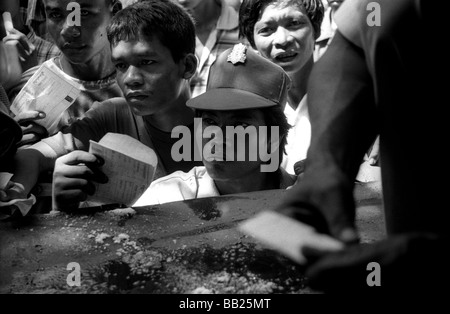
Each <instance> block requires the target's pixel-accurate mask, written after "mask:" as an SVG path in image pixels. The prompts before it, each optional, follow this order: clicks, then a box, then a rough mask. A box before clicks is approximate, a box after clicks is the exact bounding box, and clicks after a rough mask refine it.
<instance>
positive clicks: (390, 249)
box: [306, 234, 450, 293]
mask: <svg viewBox="0 0 450 314" xmlns="http://www.w3.org/2000/svg"><path fill="white" fill-rule="evenodd" d="M448 244H449V241H448V239H444V238H439V237H437V236H435V235H431V234H403V235H396V236H393V237H391V238H389V239H386V240H383V241H380V242H377V243H374V244H364V245H353V246H351V247H349V248H347V249H345V250H343V251H340V252H336V253H330V254H328V255H326V256H324V257H323V258H321V259H318V260H317V262H315V263H313V264H312V265H311V266H310V267H309V268H308V269H307V271H306V276H307V277H308V278H309V281H310V283H309V285H310V286H311V287H312V288H313V289H317V290H322V291H325V292H338V293H342V292H370V293H372V292H386V291H391V292H392V291H394V292H395V291H396V292H398V291H402V292H404V291H405V290H411V289H412V290H416V289H417V288H421V289H424V288H425V289H433V288H437V287H438V286H440V285H442V284H447V282H448V280H449V279H450V278H449V277H450V276H449V272H448V271H447V267H448V263H449V257H447V256H448V254H447V252H446V251H447V248H448ZM373 262H375V263H378V265H379V266H380V267H379V275H380V276H379V278H378V279H380V281H379V283H380V284H381V286H375V285H374V284H373V283H372V282H376V281H377V277H376V276H377V275H378V274H377V273H375V272H374V271H376V268H373V264H371V265H370V266H369V264H370V263H373ZM368 266H369V267H368ZM376 267H377V266H376ZM372 272H373V273H372ZM369 275H370V276H369ZM368 281H369V282H370V283H371V284H372V285H371V286H369V284H368ZM416 291H417V290H416Z"/></svg>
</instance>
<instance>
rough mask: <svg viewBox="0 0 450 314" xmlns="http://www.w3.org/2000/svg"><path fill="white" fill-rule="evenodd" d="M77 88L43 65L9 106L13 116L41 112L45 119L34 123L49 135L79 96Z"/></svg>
mask: <svg viewBox="0 0 450 314" xmlns="http://www.w3.org/2000/svg"><path fill="white" fill-rule="evenodd" d="M80 92H81V91H80V90H79V89H78V88H77V86H76V85H75V84H74V83H73V82H70V81H68V80H66V79H65V78H64V77H63V76H61V74H60V73H58V72H56V71H55V70H53V69H51V68H50V67H48V66H47V65H46V64H45V63H44V64H43V65H42V66H41V67H40V68H39V70H38V71H36V73H35V74H34V75H33V76H32V77H31V78H30V79H29V80H28V82H27V83H26V84H25V86H24V87H23V88H22V90H21V91H20V92H19V94H18V95H17V97H16V98H15V99H14V102H13V103H12V105H11V111H12V112H13V113H14V114H15V115H19V114H20V113H23V112H26V111H33V110H34V111H42V112H44V113H45V115H46V116H45V117H44V118H43V119H41V120H37V121H36V123H39V124H40V125H42V126H44V127H45V128H46V129H47V131H48V133H49V134H50V135H52V134H54V133H56V131H57V130H58V123H59V121H60V119H61V117H62V116H63V114H64V112H65V111H66V110H67V108H69V107H70V106H71V105H72V104H73V103H74V102H75V100H76V98H77V97H78V95H79V94H80Z"/></svg>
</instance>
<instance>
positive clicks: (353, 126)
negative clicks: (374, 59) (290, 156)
mask: <svg viewBox="0 0 450 314" xmlns="http://www.w3.org/2000/svg"><path fill="white" fill-rule="evenodd" d="M365 62H366V60H365V57H364V55H363V52H362V50H360V49H359V48H357V47H356V46H354V45H353V44H351V43H350V42H348V41H347V40H346V39H345V38H344V37H342V35H340V34H339V32H338V33H336V36H335V38H334V39H333V42H332V44H331V45H330V47H329V48H328V50H327V52H326V53H325V54H324V56H323V57H322V58H321V59H320V60H319V62H318V63H317V64H316V65H315V67H314V69H313V72H312V73H311V77H310V81H309V88H308V106H309V107H308V109H309V113H310V119H311V128H312V131H311V132H312V138H311V145H310V148H309V151H308V164H307V167H306V172H311V173H315V172H316V171H318V170H319V169H323V170H324V168H325V169H326V168H328V169H330V171H332V170H331V169H334V170H333V171H335V170H339V171H342V172H343V174H345V176H347V177H348V179H349V180H353V179H354V178H355V176H356V174H357V172H358V169H359V166H360V163H361V160H362V158H363V156H364V153H365V152H366V151H367V149H368V148H369V147H370V145H371V143H372V142H373V140H374V139H375V136H376V134H377V127H376V120H377V111H376V107H375V103H374V92H373V83H372V79H371V76H370V73H369V71H368V69H367V67H366V63H365ZM319 172H320V171H319Z"/></svg>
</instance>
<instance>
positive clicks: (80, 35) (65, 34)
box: [44, 0, 112, 63]
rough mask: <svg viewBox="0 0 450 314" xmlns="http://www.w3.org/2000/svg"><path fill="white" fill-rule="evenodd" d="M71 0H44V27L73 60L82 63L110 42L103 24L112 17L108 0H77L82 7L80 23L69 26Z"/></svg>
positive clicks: (106, 23) (63, 51) (105, 24)
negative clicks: (79, 24) (45, 26)
mask: <svg viewBox="0 0 450 314" xmlns="http://www.w3.org/2000/svg"><path fill="white" fill-rule="evenodd" d="M70 2H74V1H73V0H44V5H45V12H46V14H47V28H48V32H49V33H50V35H51V36H52V38H53V40H54V41H55V43H56V45H57V46H58V48H59V49H60V50H61V51H62V53H63V54H64V56H66V57H67V58H68V59H69V60H70V61H71V62H72V63H85V62H87V61H89V60H91V59H92V58H93V57H94V56H95V55H97V54H98V53H100V52H101V51H102V50H103V49H104V48H105V46H106V45H109V42H108V38H107V36H106V26H107V25H108V24H109V22H110V20H111V18H112V7H111V5H109V4H108V3H107V2H108V1H107V0H77V1H76V2H78V3H79V4H80V7H81V26H69V25H68V23H67V17H68V15H69V14H70V13H71V11H69V10H67V5H68V4H69V3H70Z"/></svg>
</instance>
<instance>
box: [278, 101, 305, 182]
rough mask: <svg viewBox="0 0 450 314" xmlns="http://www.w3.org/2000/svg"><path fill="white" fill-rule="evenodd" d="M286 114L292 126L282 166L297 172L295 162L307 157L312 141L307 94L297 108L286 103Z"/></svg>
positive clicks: (290, 171) (289, 171)
mask: <svg viewBox="0 0 450 314" xmlns="http://www.w3.org/2000/svg"><path fill="white" fill-rule="evenodd" d="M284 114H285V116H286V118H287V120H288V123H289V124H290V125H291V126H292V128H291V129H290V130H289V133H288V136H287V144H286V147H285V150H286V153H285V154H284V155H283V161H282V162H281V167H282V168H283V169H285V170H286V171H287V172H288V173H290V174H295V172H294V164H295V163H296V162H297V161H300V160H303V159H305V158H306V153H307V152H308V148H309V144H310V141H311V123H310V121H309V113H308V106H307V96H306V95H305V96H304V97H303V99H302V100H301V101H300V104H299V105H298V107H297V109H295V110H294V109H293V108H292V107H291V106H289V104H286V108H285V109H284Z"/></svg>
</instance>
